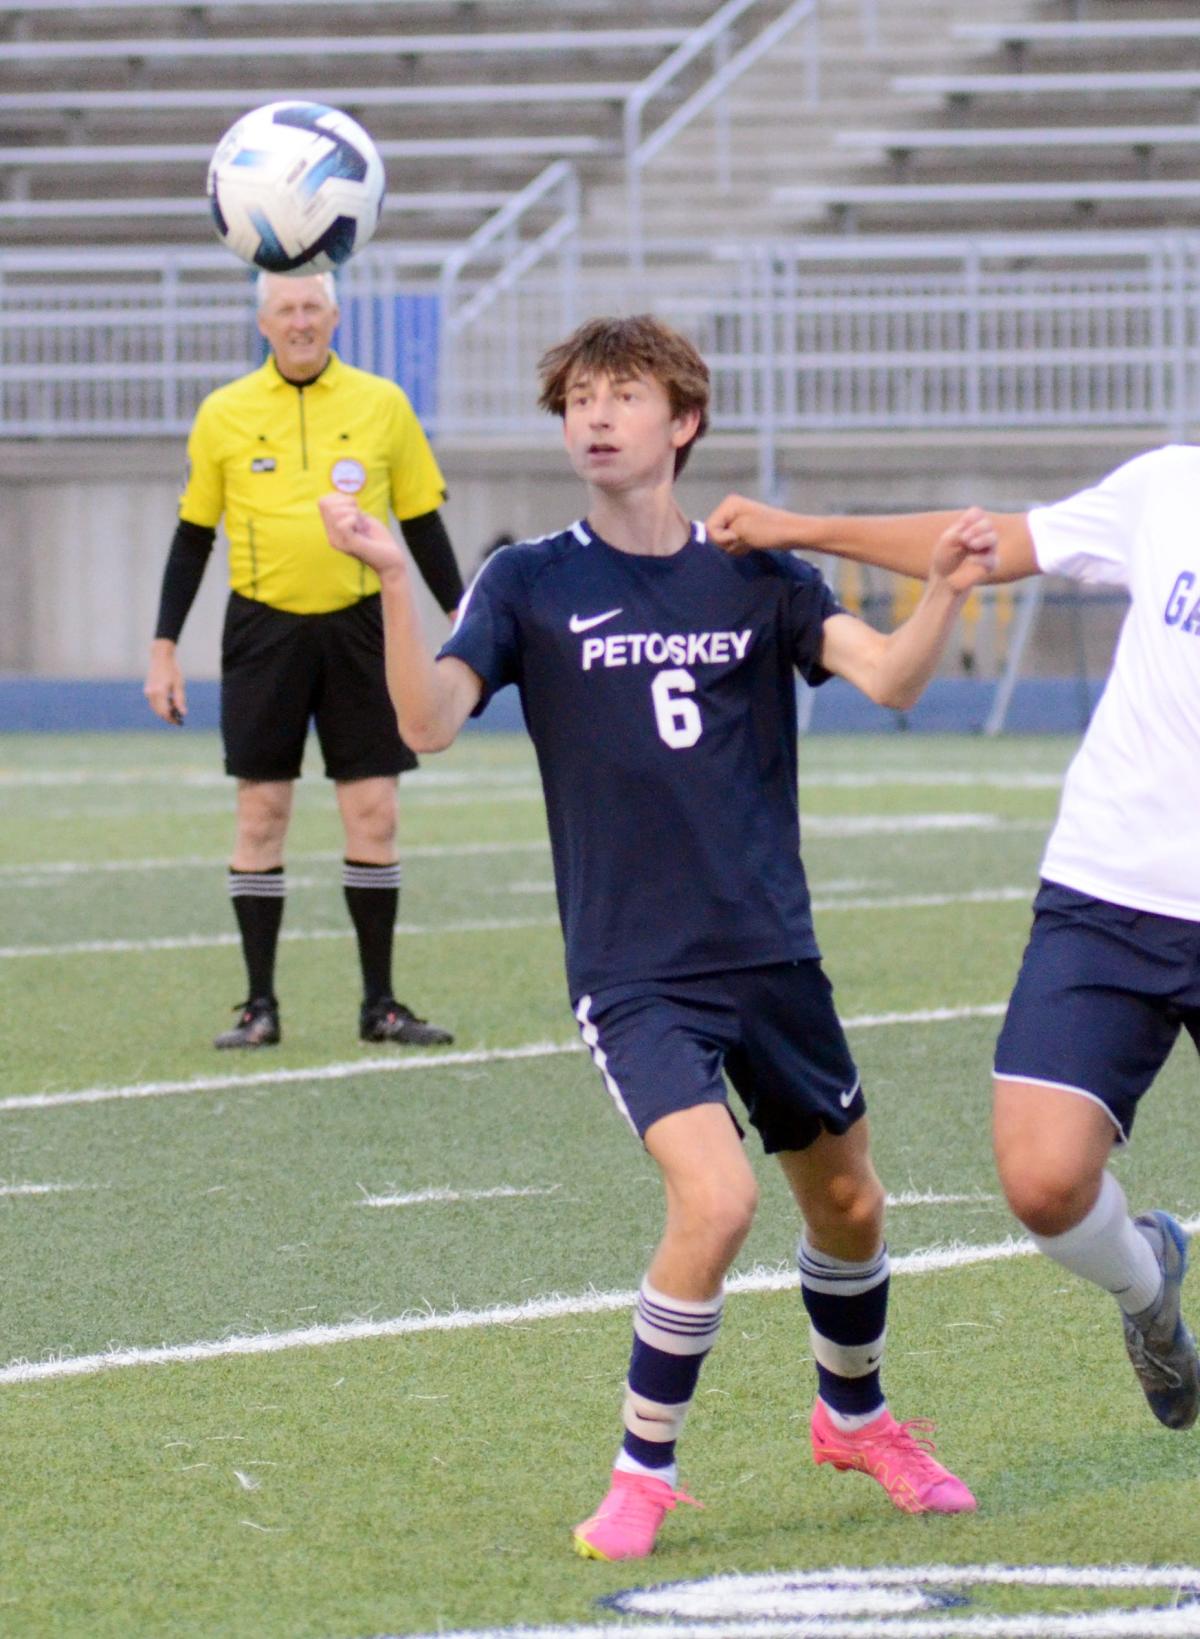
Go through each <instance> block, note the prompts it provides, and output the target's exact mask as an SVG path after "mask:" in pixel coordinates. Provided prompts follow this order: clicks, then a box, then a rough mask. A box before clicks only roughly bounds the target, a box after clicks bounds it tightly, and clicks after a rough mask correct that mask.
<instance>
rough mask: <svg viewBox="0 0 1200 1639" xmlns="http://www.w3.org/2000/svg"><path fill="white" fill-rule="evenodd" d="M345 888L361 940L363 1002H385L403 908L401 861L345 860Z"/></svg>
mask: <svg viewBox="0 0 1200 1639" xmlns="http://www.w3.org/2000/svg"><path fill="white" fill-rule="evenodd" d="M342 891H343V893H344V894H345V896H346V908H347V909H348V910H349V912H350V920H351V921H352V922H353V923H354V933H355V936H356V938H357V939H358V960H359V965H360V966H361V968H362V977H363V1001H364V1002H368V1003H370V1002H379V1001H384V1000H386V999H388V998H390V996H391V995H392V942H393V939H394V937H395V930H396V913H397V911H398V910H399V908H400V861H399V860H393V861H392V863H391V864H390V865H364V864H362V863H361V862H360V861H359V860H356V859H344V860H343V861H342Z"/></svg>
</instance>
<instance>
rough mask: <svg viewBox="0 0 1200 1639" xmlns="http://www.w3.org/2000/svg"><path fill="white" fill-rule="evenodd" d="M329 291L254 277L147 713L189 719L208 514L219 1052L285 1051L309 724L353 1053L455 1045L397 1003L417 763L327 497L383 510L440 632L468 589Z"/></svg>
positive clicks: (217, 410) (416, 467)
mask: <svg viewBox="0 0 1200 1639" xmlns="http://www.w3.org/2000/svg"><path fill="white" fill-rule="evenodd" d="M337 321H338V306H337V296H336V290H335V287H334V282H333V278H332V275H330V274H327V273H326V274H317V275H314V276H312V277H308V278H284V277H281V276H279V275H276V274H260V276H259V280H258V327H259V330H260V331H261V332H262V334H263V336H264V337H265V338H266V340H267V343H268V345H269V347H270V356H269V357H268V358H267V360H266V363H265V364H263V366H262V368H261V369H258V370H255V371H253V372H251V374H250V375H247V376H243V377H241V378H240V379H239V380H237V381H233V382H230V383H229V384H228V385H227V386H225V387H221V388H219V389H218V390H217V391H216V392H215V393H210V394H209V396H208V397H207V398H206V399H205V400H204V402H203V403H202V404H201V406H200V408H199V410H198V411H197V413H196V419H195V423H194V425H193V427H192V431H191V436H190V438H189V440H188V478H187V484H186V487H185V489H184V492H183V496H182V498H181V500H180V503H179V523H178V526H177V528H176V530H175V537H174V540H173V541H172V543H171V550H170V553H169V555H168V558H167V564H166V569H165V571H164V574H163V586H162V598H161V602H160V606H159V614H158V625H157V627H156V631H155V638H154V642H153V644H152V645H151V649H150V666H149V671H148V673H147V677H146V698H147V699H148V700H149V702H150V706H151V708H152V710H153V711H155V712H156V713H157V715H158V716H159V717H161V718H163V720H164V721H166V722H177V723H182V721H183V719H184V715H185V713H186V710H187V700H186V695H185V688H184V681H183V674H182V672H181V671H180V668H179V662H178V660H177V658H176V643H177V640H178V638H179V634H180V632H181V631H182V629H183V623H184V621H185V620H186V618H187V614H188V611H189V609H190V608H191V606H192V602H193V599H194V598H195V596H196V592H197V591H198V589H199V586H200V581H201V578H202V576H203V574H204V569H205V565H206V564H207V562H208V557H209V554H210V552H211V551H212V545H213V539H214V536H215V534H216V525H217V523H218V522H219V520H220V518H221V515H222V513H224V515H225V528H226V532H227V534H228V536H229V581H230V596H229V605H228V609H227V612H226V616H225V633H224V639H223V642H222V653H221V734H222V738H223V740H224V743H225V771H226V773H228V774H232V775H233V776H234V777H235V778H236V779H237V782H238V784H237V832H236V836H235V840H234V845H233V858H232V860H231V861H230V866H229V877H228V882H229V892H230V895H231V897H232V899H233V908H234V912H235V914H236V917H237V924H238V929H239V932H240V934H241V941H242V954H243V957H244V960H245V966H246V976H247V986H248V995H247V998H246V1000H245V1002H243V1003H242V1004H241V1005H240V1006H239V1007H238V1009H237V1013H238V1018H237V1022H236V1023H235V1024H234V1026H233V1028H232V1029H230V1030H226V1031H224V1032H223V1033H222V1034H221V1035H219V1036H218V1037H217V1038H216V1042H215V1043H214V1045H215V1046H217V1047H236V1048H257V1047H265V1046H269V1045H271V1044H273V1043H275V1042H277V1041H278V1040H279V1039H280V1025H279V1003H278V1001H277V1000H276V996H275V955H276V947H277V945H278V941H279V930H280V925H281V923H282V920H283V908H284V897H285V895H286V893H287V882H286V877H285V875H284V864H283V850H284V843H285V841H286V838H287V832H288V824H289V820H290V818H291V812H292V794H293V787H294V782H295V781H296V779H297V778H298V777H299V774H300V765H301V762H302V760H303V757H304V743H305V739H306V737H307V734H308V727H309V723H310V721H311V722H312V723H313V724H314V725H315V727H316V731H317V737H318V739H319V740H320V743H321V750H322V752H323V754H324V759H325V772H326V774H327V775H328V777H329V778H330V779H331V780H333V781H334V782H335V789H336V791H337V801H338V808H339V811H340V813H341V819H342V827H343V831H344V833H345V858H344V861H343V865H342V886H343V891H344V893H345V897H346V904H347V907H348V909H349V912H350V918H351V921H352V922H353V924H354V931H355V935H356V937H357V941H358V953H359V963H360V966H361V969H362V979H363V999H362V1007H361V1009H360V1011H359V1035H360V1037H361V1039H362V1040H363V1041H370V1042H383V1041H388V1042H399V1043H409V1044H413V1045H417V1046H429V1045H433V1044H437V1043H444V1042H449V1041H451V1040H452V1039H453V1038H452V1036H451V1035H450V1033H449V1032H448V1031H446V1030H443V1029H441V1027H440V1026H438V1025H434V1024H429V1023H427V1022H426V1020H424V1019H421V1018H418V1017H417V1016H416V1014H415V1013H414V1012H413V1011H412V1009H411V1008H409V1007H407V1006H405V1004H404V1003H403V1002H398V1001H397V1000H396V998H395V995H394V993H393V990H392V945H393V936H394V929H395V922H396V911H397V908H398V904H399V897H400V863H399V860H398V859H397V854H396V809H397V803H396V777H397V775H399V774H401V773H403V772H405V771H406V770H407V769H410V768H415V767H416V762H417V760H416V758H415V757H414V756H413V754H412V752H411V751H410V750H409V748H408V746H406V745H405V744H404V742H403V741H402V740H401V738H400V736H399V734H398V733H397V732H396V718H395V713H394V712H393V711H392V708H391V705H390V702H389V700H388V694H387V685H386V682H385V679H384V670H383V628H382V619H381V615H380V608H379V583H378V581H377V580H376V578H375V575H374V573H373V572H372V571H371V570H370V569H368V568H367V567H366V566H365V565H364V564H351V563H349V562H347V561H346V560H345V559H341V558H335V557H334V556H333V555H332V554H331V553H330V551H329V546H328V543H327V541H326V539H325V531H324V529H323V528H322V525H321V519H320V515H319V513H318V511H317V498H318V496H320V495H322V494H324V492H325V491H326V490H327V489H329V488H330V486H331V485H332V486H333V488H334V489H337V490H341V491H342V492H343V493H345V494H348V495H355V496H357V497H358V499H359V501H360V502H361V505H362V507H363V508H364V510H365V511H367V512H369V513H371V514H372V515H373V516H374V517H377V518H380V519H386V517H387V513H388V507H389V505H390V506H391V508H392V510H393V511H394V512H395V514H396V516H397V518H398V519H400V527H401V529H402V530H403V533H404V538H405V541H406V542H407V544H408V546H409V548H410V550H411V551H412V554H413V557H414V558H415V559H416V562H417V564H418V565H419V566H420V569H421V573H422V575H423V576H424V578H425V580H426V582H427V583H428V585H429V588H430V590H431V591H432V592H433V594H434V596H435V597H436V598H437V600H438V602H439V603H440V604H441V606H442V608H443V609H444V610H446V611H447V612H449V611H451V610H453V609H454V608H455V607H456V606H457V604H458V600H459V598H460V596H461V595H462V580H461V578H460V576H459V572H458V566H457V564H456V563H455V559H454V552H453V549H452V548H451V545H450V540H449V537H448V535H447V534H446V529H445V526H444V524H443V523H442V518H441V514H440V512H439V510H438V508H439V507H440V506H441V503H442V501H443V500H444V499H445V494H446V486H445V482H444V480H443V478H442V475H441V473H440V472H439V470H438V466H437V463H436V461H435V460H434V457H433V453H432V451H431V450H430V448H429V444H428V442H427V441H426V438H425V434H424V431H423V430H422V428H421V424H420V422H419V421H418V420H417V418H416V416H415V415H414V413H413V410H412V407H411V406H410V404H409V402H408V399H407V398H406V397H405V395H404V393H403V392H402V391H401V389H400V388H399V387H397V386H396V385H395V384H394V383H393V382H390V381H384V380H383V379H381V378H380V377H379V376H373V375H368V374H367V372H366V371H364V370H355V369H352V368H351V367H350V366H349V365H346V364H343V363H342V361H341V360H340V359H339V358H338V357H337V355H336V353H334V352H333V350H332V346H331V343H332V338H333V332H334V328H335V326H336V324H337Z"/></svg>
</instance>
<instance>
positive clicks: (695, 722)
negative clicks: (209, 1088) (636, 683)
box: [650, 668, 704, 751]
mask: <svg viewBox="0 0 1200 1639" xmlns="http://www.w3.org/2000/svg"><path fill="white" fill-rule="evenodd" d="M672 690H674V691H675V692H674V693H673V692H672ZM695 692H696V679H695V678H694V677H693V676H692V674H691V672H685V671H684V670H683V669H682V668H677V669H676V670H674V671H666V672H659V673H657V675H656V676H655V679H654V681H653V683H651V685H650V694H651V697H652V699H653V700H654V717H655V721H656V722H657V723H658V732H659V735H660V737H661V738H662V739H663V740H665V741H666V743H667V745H669V746H670V748H671V750H672V751H685V750H686V749H687V747H688V746H694V745H695V743H696V741H697V740H698V739H699V738H700V734H701V730H702V729H703V726H704V725H703V724H702V723H701V721H700V708H699V706H697V704H696V702H695V701H694V700H681V699H680V698H679V696H680V695H681V694H684V695H687V694H695Z"/></svg>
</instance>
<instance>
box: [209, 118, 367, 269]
mask: <svg viewBox="0 0 1200 1639" xmlns="http://www.w3.org/2000/svg"><path fill="white" fill-rule="evenodd" d="M383 187H384V178H383V161H382V160H381V159H380V157H379V150H378V149H377V148H376V146H375V144H374V143H373V142H372V141H371V139H370V137H369V136H368V135H367V133H366V132H365V131H364V130H363V128H362V126H361V125H359V123H358V121H357V120H353V119H351V118H350V116H349V114H343V113H342V112H341V110H340V109H338V108H327V107H325V105H324V104H323V103H319V102H269V103H266V104H265V105H264V106H263V107H262V108H254V109H251V111H250V112H249V113H248V114H243V115H242V117H241V119H240V120H238V122H237V123H236V125H233V126H231V127H230V128H229V130H228V131H226V133H225V135H224V136H223V137H222V138H221V140H220V142H219V143H218V144H217V147H216V151H215V152H214V154H213V157H212V160H211V161H210V163H209V167H208V202H209V205H210V207H211V209H212V215H213V221H214V222H215V223H216V228H217V236H218V238H219V239H220V240H221V241H222V243H223V244H226V245H228V246H229V248H230V250H231V251H233V252H234V254H235V255H237V256H240V257H241V258H242V260H243V261H244V262H249V263H250V265H251V266H252V267H256V268H261V269H263V270H264V271H265V272H267V273H295V274H308V273H331V272H333V270H334V269H335V268H338V267H340V266H341V265H342V263H343V262H345V261H346V260H347V259H348V258H349V257H350V256H352V255H353V254H354V252H355V251H359V250H361V249H362V248H363V246H364V245H365V244H366V243H367V241H368V240H369V239H370V238H371V235H372V234H373V233H374V232H375V229H376V227H377V226H378V224H379V214H380V212H381V210H382V209H383Z"/></svg>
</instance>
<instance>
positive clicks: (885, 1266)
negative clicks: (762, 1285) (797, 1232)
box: [796, 1233, 890, 1430]
mask: <svg viewBox="0 0 1200 1639" xmlns="http://www.w3.org/2000/svg"><path fill="white" fill-rule="evenodd" d="M796 1262H797V1264H798V1266H799V1269H800V1294H801V1296H802V1297H803V1299H804V1307H805V1308H806V1309H807V1310H808V1318H809V1340H810V1342H811V1345H812V1352H813V1358H814V1359H815V1361H816V1365H817V1391H818V1393H819V1394H820V1396H821V1399H822V1401H823V1402H824V1405H825V1409H826V1410H827V1411H828V1412H829V1416H830V1420H831V1421H832V1422H833V1424H834V1425H835V1427H837V1428H841V1429H846V1430H850V1429H855V1428H862V1427H864V1426H865V1425H866V1424H867V1423H870V1422H873V1421H874V1419H875V1418H876V1417H878V1416H879V1413H880V1412H881V1411H882V1410H883V1408H884V1398H883V1389H882V1387H881V1385H880V1381H879V1372H880V1365H881V1363H882V1360H883V1340H884V1336H885V1334H886V1331H887V1305H888V1277H889V1272H890V1265H889V1262H888V1255H887V1247H886V1246H883V1247H880V1249H879V1251H878V1252H877V1253H876V1254H875V1256H874V1257H873V1258H869V1259H868V1260H867V1261H866V1262H865V1263H849V1262H847V1261H846V1260H845V1259H844V1258H834V1257H831V1256H830V1255H829V1253H827V1252H818V1251H817V1249H816V1247H815V1246H813V1244H812V1242H811V1241H810V1240H809V1238H808V1235H807V1233H805V1234H804V1235H802V1236H801V1237H800V1244H799V1246H798V1247H797V1249H796Z"/></svg>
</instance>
